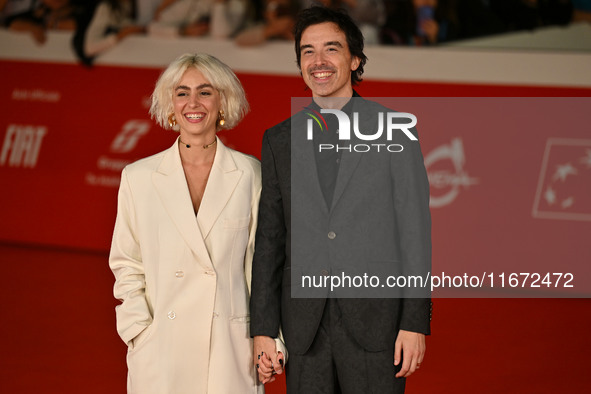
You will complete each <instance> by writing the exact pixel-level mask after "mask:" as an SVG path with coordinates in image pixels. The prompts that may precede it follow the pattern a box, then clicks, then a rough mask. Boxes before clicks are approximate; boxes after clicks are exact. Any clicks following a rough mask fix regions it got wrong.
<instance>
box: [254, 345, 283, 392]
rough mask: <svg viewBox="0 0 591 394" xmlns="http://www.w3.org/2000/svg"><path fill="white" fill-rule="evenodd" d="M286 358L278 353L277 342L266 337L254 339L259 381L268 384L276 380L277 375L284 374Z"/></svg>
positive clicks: (255, 361)
mask: <svg viewBox="0 0 591 394" xmlns="http://www.w3.org/2000/svg"><path fill="white" fill-rule="evenodd" d="M283 363H284V356H283V353H281V352H277V348H276V346H275V340H274V339H273V338H271V337H266V336H255V337H254V364H255V365H256V366H257V372H258V374H259V380H260V381H261V383H263V384H266V383H269V382H272V381H274V380H275V376H274V375H275V374H282V373H283Z"/></svg>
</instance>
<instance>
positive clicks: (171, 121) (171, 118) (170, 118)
mask: <svg viewBox="0 0 591 394" xmlns="http://www.w3.org/2000/svg"><path fill="white" fill-rule="evenodd" d="M168 125H169V126H170V128H171V129H172V128H174V126H176V118H175V117H174V112H173V113H171V114H170V115H168Z"/></svg>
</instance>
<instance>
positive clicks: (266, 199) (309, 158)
mask: <svg viewBox="0 0 591 394" xmlns="http://www.w3.org/2000/svg"><path fill="white" fill-rule="evenodd" d="M354 111H356V112H358V113H359V114H360V119H361V121H360V124H363V125H364V127H369V128H371V130H376V129H375V127H376V126H375V125H376V124H377V121H376V119H377V112H379V111H390V112H392V110H389V109H387V108H384V107H382V106H381V105H379V104H377V103H374V102H371V101H367V100H362V101H361V102H358V103H356V104H355V106H354ZM305 121H306V115H305V114H304V113H303V112H300V113H298V114H296V115H294V116H293V117H292V118H290V119H287V120H286V121H284V122H282V123H280V124H278V125H276V126H274V127H272V128H271V129H269V130H267V131H266V132H265V134H264V137H263V146H262V182H263V187H262V193H261V200H260V206H259V219H258V228H257V235H256V242H255V255H254V260H253V268H252V293H251V300H250V313H251V331H250V333H251V335H252V336H256V335H266V336H270V337H276V336H277V335H278V330H279V326H280V325H281V327H282V330H283V336H284V339H285V342H286V345H287V349H288V350H289V351H290V352H293V353H295V354H303V353H305V352H306V351H307V349H308V348H309V347H310V345H311V343H312V341H313V339H314V337H315V335H316V332H317V329H318V326H319V324H320V320H321V318H322V314H323V310H324V306H325V302H326V296H327V295H328V292H327V291H326V289H324V292H323V293H322V292H320V293H319V291H318V290H316V291H315V292H311V293H310V296H311V297H315V298H293V297H292V294H291V290H292V275H293V276H294V279H295V280H294V283H295V284H297V283H299V281H300V277H301V275H302V274H311V273H316V274H317V275H325V274H327V273H330V274H331V275H341V274H342V273H347V274H350V275H355V274H360V275H362V274H363V273H364V272H365V273H368V274H371V273H372V272H373V270H374V269H377V271H380V272H389V273H396V274H399V275H412V274H419V273H421V274H424V273H425V272H427V271H429V270H430V267H431V219H430V213H429V184H428V180H427V175H426V171H425V167H424V164H423V157H422V154H421V150H420V146H419V143H418V141H410V140H409V139H408V138H407V137H406V136H404V135H403V133H401V132H400V133H395V135H394V139H393V140H392V141H385V140H383V141H374V142H372V143H379V142H383V143H385V144H393V143H399V144H401V145H402V146H403V147H404V150H403V152H399V153H388V152H384V151H382V152H381V153H379V154H377V153H373V154H372V153H355V152H347V151H345V152H343V153H342V157H341V163H340V168H339V172H338V176H337V181H336V185H335V190H334V197H333V201H332V204H330V205H331V206H330V207H329V206H328V205H329V204H327V203H326V202H325V200H324V197H323V195H322V191H321V187H320V186H319V183H318V173H317V169H316V162H315V159H314V152H313V150H312V148H311V149H307V148H305V146H298V147H292V138H291V137H292V136H291V130H292V123H293V124H296V125H297V128H294V130H300V129H301V127H304V126H303V125H305ZM368 130H369V129H368ZM413 132H416V131H415V130H413ZM415 135H416V134H415ZM295 141H300V140H295ZM352 142H353V143H355V141H352ZM357 142H359V141H357ZM296 143H297V144H299V142H296ZM292 148H293V149H292ZM292 159H293V161H292ZM295 167H297V168H295ZM292 170H293V174H294V177H296V178H297V180H296V181H293V182H292ZM292 185H296V188H297V190H292ZM292 198H293V199H295V202H294V207H293V209H292ZM296 204H297V206H295V205H296ZM292 212H294V213H295V215H296V216H295V217H293V218H292ZM292 219H293V222H292ZM292 229H294V231H296V232H297V234H292ZM329 233H332V234H329ZM292 242H293V243H292ZM292 245H293V249H292ZM295 260H297V261H298V263H297V264H295V265H294V264H293V263H292V261H295ZM300 262H304V263H303V264H301V263H300ZM384 267H386V269H385V270H384V269H383V268H384ZM382 283H383V282H382ZM392 294H394V293H392ZM382 295H383V293H382ZM337 302H338V305H339V307H340V309H341V312H342V321H343V325H344V326H345V327H346V329H347V330H348V331H349V333H350V334H351V335H352V336H353V338H355V340H356V341H357V342H358V343H359V344H360V345H361V346H363V347H364V348H365V349H366V350H369V351H380V350H385V349H388V348H392V347H393V345H394V340H395V338H396V335H397V333H398V331H399V330H400V329H403V330H408V331H413V332H419V333H424V334H429V333H430V299H429V298H400V295H399V294H397V293H396V296H395V298H393V297H390V298H384V297H382V298H339V299H338V301H337Z"/></svg>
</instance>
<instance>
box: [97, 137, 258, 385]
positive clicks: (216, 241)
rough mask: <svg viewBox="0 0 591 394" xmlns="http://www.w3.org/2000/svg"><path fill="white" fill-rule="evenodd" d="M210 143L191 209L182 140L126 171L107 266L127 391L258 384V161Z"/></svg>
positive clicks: (132, 165)
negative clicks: (254, 326) (253, 280)
mask: <svg viewBox="0 0 591 394" xmlns="http://www.w3.org/2000/svg"><path fill="white" fill-rule="evenodd" d="M177 141H178V140H177ZM216 148H217V151H216V155H215V159H214V162H213V166H212V168H211V172H210V175H209V180H208V182H207V186H206V188H205V192H204V196H203V199H202V202H201V206H200V208H199V212H198V214H197V216H195V213H194V211H193V206H192V203H191V197H190V195H189V189H188V186H187V181H186V179H185V175H184V171H183V167H182V164H181V158H180V153H179V145H178V142H175V144H174V145H173V146H172V147H171V148H169V149H167V150H165V151H164V152H161V153H158V154H156V155H154V156H151V157H148V158H145V159H142V160H139V161H137V162H135V163H133V164H131V165H129V166H127V167H126V168H125V169H124V170H123V173H122V176H121V186H120V190H119V200H118V204H119V206H118V213H117V220H116V224H115V231H114V234H113V243H112V247H111V254H110V258H109V265H110V267H111V269H112V271H113V273H114V275H115V278H116V281H115V286H114V294H115V297H116V298H118V299H119V300H121V301H122V303H121V305H119V306H117V308H116V314H117V330H118V332H119V335H120V336H121V338H122V339H123V341H124V342H125V343H126V344H127V345H128V354H127V365H128V369H129V373H128V382H127V384H128V392H130V393H141V394H146V393H157V394H164V393H174V394H182V393H213V394H215V393H221V394H226V393H227V394H236V393H241V394H242V393H262V392H263V386H262V385H260V384H257V379H256V370H255V368H254V366H253V364H252V341H251V339H250V335H249V311H248V299H249V287H250V272H251V262H252V256H253V251H254V234H255V229H256V221H257V210H258V205H259V194H260V189H261V178H260V164H259V162H258V161H257V160H256V159H254V158H252V157H250V156H247V155H245V154H242V153H240V152H237V151H234V150H232V149H230V148H227V147H226V146H224V145H223V144H222V142H221V141H220V140H219V139H218V140H217V147H216Z"/></svg>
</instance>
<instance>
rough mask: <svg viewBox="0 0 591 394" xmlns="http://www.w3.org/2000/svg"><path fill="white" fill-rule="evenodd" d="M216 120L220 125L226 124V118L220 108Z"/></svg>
mask: <svg viewBox="0 0 591 394" xmlns="http://www.w3.org/2000/svg"><path fill="white" fill-rule="evenodd" d="M218 122H219V124H220V126H223V125H225V124H226V118H225V117H224V110H223V109H220V113H219V116H218Z"/></svg>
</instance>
